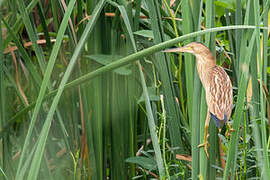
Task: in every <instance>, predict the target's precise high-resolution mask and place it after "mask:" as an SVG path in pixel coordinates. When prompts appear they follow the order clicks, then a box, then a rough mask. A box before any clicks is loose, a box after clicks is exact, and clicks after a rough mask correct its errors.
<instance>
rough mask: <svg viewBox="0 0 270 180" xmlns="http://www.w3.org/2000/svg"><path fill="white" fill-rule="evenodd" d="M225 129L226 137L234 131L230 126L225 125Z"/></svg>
mask: <svg viewBox="0 0 270 180" xmlns="http://www.w3.org/2000/svg"><path fill="white" fill-rule="evenodd" d="M227 128H228V131H227V133H226V136H231V133H232V132H234V131H235V130H234V129H233V128H232V126H231V125H230V124H229V123H227Z"/></svg>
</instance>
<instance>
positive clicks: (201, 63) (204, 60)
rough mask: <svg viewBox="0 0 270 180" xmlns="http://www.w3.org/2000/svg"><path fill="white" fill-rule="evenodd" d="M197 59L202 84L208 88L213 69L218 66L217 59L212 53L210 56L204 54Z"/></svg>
mask: <svg viewBox="0 0 270 180" xmlns="http://www.w3.org/2000/svg"><path fill="white" fill-rule="evenodd" d="M196 58H197V71H198V74H199V77H200V79H201V82H202V84H203V86H204V88H206V85H207V84H208V83H207V81H209V77H210V74H211V69H212V68H213V67H215V66H216V62H215V57H214V56H213V55H212V53H211V52H210V53H209V54H204V55H203V56H199V55H198V56H196Z"/></svg>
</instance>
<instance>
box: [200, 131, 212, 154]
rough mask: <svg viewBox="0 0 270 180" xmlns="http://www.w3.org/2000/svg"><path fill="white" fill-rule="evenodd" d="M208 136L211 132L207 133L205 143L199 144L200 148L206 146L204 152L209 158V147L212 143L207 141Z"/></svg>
mask: <svg viewBox="0 0 270 180" xmlns="http://www.w3.org/2000/svg"><path fill="white" fill-rule="evenodd" d="M208 136H209V134H208V135H207V137H206V139H204V140H203V143H202V144H199V145H198V148H201V147H204V152H205V154H206V156H207V158H209V154H208V150H207V148H208V147H209V146H210V144H209V143H208V141H207V138H208Z"/></svg>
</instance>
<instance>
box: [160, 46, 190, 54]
mask: <svg viewBox="0 0 270 180" xmlns="http://www.w3.org/2000/svg"><path fill="white" fill-rule="evenodd" d="M162 52H189V53H192V52H193V49H192V48H191V47H188V46H184V47H180V48H173V49H167V50H164V51H162Z"/></svg>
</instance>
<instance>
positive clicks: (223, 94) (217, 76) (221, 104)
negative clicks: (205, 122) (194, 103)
mask: <svg viewBox="0 0 270 180" xmlns="http://www.w3.org/2000/svg"><path fill="white" fill-rule="evenodd" d="M209 80H210V84H209V86H208V88H207V90H206V101H207V105H208V108H209V111H210V113H211V114H212V115H214V116H216V117H217V118H218V119H219V120H224V118H225V115H226V116H227V120H229V119H230V117H231V112H232V102H233V93H232V83H231V80H230V78H229V76H228V75H227V73H226V72H225V71H224V69H223V68H222V67H220V66H215V67H214V68H212V69H211V71H210V78H209Z"/></svg>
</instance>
